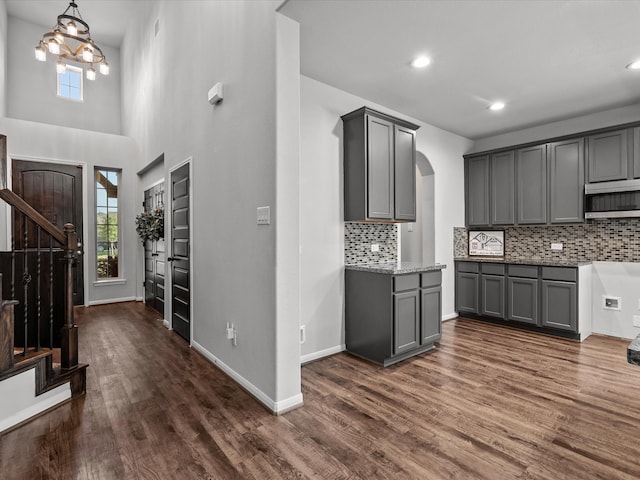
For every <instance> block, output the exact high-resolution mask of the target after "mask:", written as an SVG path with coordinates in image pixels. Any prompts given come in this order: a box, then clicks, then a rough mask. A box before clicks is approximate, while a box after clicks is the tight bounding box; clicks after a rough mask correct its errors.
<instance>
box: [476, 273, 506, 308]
mask: <svg viewBox="0 0 640 480" xmlns="http://www.w3.org/2000/svg"><path fill="white" fill-rule="evenodd" d="M481 278H482V289H481V292H482V311H481V313H482V315H487V316H489V317H497V318H504V277H503V276H498V275H482V277H481Z"/></svg>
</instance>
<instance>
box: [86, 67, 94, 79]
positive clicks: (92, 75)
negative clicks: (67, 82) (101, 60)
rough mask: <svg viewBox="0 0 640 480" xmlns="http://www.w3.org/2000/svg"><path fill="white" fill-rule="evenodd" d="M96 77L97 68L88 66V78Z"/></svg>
mask: <svg viewBox="0 0 640 480" xmlns="http://www.w3.org/2000/svg"><path fill="white" fill-rule="evenodd" d="M95 79H96V70H95V68H93V67H89V68H87V80H95Z"/></svg>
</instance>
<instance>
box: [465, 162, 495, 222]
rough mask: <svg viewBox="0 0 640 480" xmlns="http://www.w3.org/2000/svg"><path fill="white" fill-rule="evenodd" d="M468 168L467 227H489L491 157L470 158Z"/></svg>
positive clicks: (466, 172) (466, 175) (466, 194)
mask: <svg viewBox="0 0 640 480" xmlns="http://www.w3.org/2000/svg"><path fill="white" fill-rule="evenodd" d="M466 166H467V168H466V170H465V185H466V192H465V200H466V207H467V208H466V214H467V225H468V226H486V225H489V205H490V204H489V193H490V192H489V155H483V156H480V157H473V158H468V159H467V161H466Z"/></svg>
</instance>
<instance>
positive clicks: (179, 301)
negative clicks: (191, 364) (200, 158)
mask: <svg viewBox="0 0 640 480" xmlns="http://www.w3.org/2000/svg"><path fill="white" fill-rule="evenodd" d="M189 165H190V164H188V163H187V164H185V165H183V166H181V167H179V168H177V169H176V170H174V171H173V172H171V257H169V258H168V259H167V260H168V261H169V262H170V265H171V326H172V328H173V330H175V331H176V332H177V333H178V334H179V335H180V336H181V337H183V338H184V339H185V340H187V341H188V342H190V341H191V314H190V311H191V291H190V289H191V286H190V283H191V280H190V274H189V257H190V254H191V252H190V236H189V230H190V228H189V195H190V179H189Z"/></svg>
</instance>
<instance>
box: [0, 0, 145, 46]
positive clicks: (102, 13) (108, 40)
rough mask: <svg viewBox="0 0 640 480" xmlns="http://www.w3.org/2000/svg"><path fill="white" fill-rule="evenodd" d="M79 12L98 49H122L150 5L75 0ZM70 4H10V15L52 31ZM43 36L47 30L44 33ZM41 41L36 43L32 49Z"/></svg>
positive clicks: (65, 0) (64, 0)
mask: <svg viewBox="0 0 640 480" xmlns="http://www.w3.org/2000/svg"><path fill="white" fill-rule="evenodd" d="M75 2H76V5H78V10H80V14H81V15H82V18H83V20H84V21H85V22H87V23H88V24H89V27H90V28H91V37H92V38H93V39H94V40H95V42H96V43H97V44H98V45H101V44H104V45H109V46H110V47H116V48H119V47H120V45H121V44H122V39H123V38H124V33H125V31H126V29H127V28H128V25H129V21H130V20H131V21H135V19H136V18H138V17H137V15H139V14H141V12H143V11H144V9H145V8H146V7H148V6H149V4H150V2H149V1H147V0H75ZM69 3H70V2H69V0H7V12H8V14H9V15H12V16H14V17H18V18H21V19H23V20H27V21H30V22H32V23H35V24H38V25H42V26H44V27H46V28H47V29H50V28H51V27H53V26H54V25H55V24H56V20H57V18H58V15H60V14H61V13H62V12H64V11H65V9H66V8H67V7H68V6H69ZM42 33H44V30H43V31H42ZM39 40H40V39H39V38H34V39H33V46H34V47H35V46H36V45H37V44H38V41H39Z"/></svg>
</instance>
